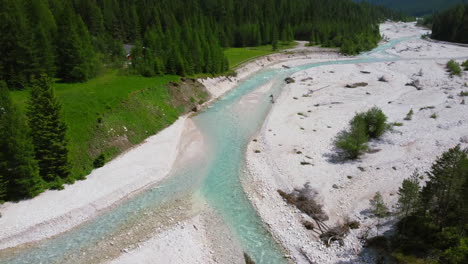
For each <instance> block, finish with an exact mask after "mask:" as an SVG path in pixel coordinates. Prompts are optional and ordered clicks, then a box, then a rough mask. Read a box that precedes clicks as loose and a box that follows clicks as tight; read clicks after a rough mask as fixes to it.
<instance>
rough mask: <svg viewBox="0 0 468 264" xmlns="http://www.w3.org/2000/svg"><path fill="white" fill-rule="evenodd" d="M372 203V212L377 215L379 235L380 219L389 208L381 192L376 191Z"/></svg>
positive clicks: (385, 214)
mask: <svg viewBox="0 0 468 264" xmlns="http://www.w3.org/2000/svg"><path fill="white" fill-rule="evenodd" d="M370 205H371V210H372V213H373V214H374V215H375V216H376V217H377V235H379V227H380V219H381V218H384V217H386V216H387V214H388V208H387V206H386V205H385V203H384V200H383V197H382V194H380V192H376V193H375V195H374V197H373V198H372V199H371V200H370Z"/></svg>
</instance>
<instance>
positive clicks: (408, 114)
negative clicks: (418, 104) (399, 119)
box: [405, 109, 414, 121]
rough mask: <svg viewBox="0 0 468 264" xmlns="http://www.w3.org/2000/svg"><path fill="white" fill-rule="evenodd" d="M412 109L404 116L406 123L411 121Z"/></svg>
mask: <svg viewBox="0 0 468 264" xmlns="http://www.w3.org/2000/svg"><path fill="white" fill-rule="evenodd" d="M413 114H414V112H413V109H411V110H410V111H409V112H408V113H407V114H406V117H405V120H406V121H410V120H411V119H413Z"/></svg>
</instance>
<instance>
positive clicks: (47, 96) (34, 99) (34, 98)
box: [27, 75, 69, 188]
mask: <svg viewBox="0 0 468 264" xmlns="http://www.w3.org/2000/svg"><path fill="white" fill-rule="evenodd" d="M60 109H61V106H60V103H59V102H58V100H57V98H56V97H55V93H54V90H53V88H52V86H51V80H50V78H48V77H47V76H45V75H42V76H41V77H40V78H39V79H37V80H35V81H33V83H32V87H31V97H30V100H29V106H28V112H27V115H28V119H29V126H30V129H31V135H32V139H33V145H34V151H35V157H36V160H37V161H38V163H39V173H40V176H41V177H42V179H44V180H45V181H46V182H48V183H49V184H50V186H51V187H52V188H61V186H62V183H63V182H64V180H66V178H67V177H68V175H69V163H68V149H67V140H66V136H65V135H66V130H67V127H66V125H65V123H64V122H63V121H62V120H61V113H60Z"/></svg>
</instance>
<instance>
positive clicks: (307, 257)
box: [297, 248, 317, 264]
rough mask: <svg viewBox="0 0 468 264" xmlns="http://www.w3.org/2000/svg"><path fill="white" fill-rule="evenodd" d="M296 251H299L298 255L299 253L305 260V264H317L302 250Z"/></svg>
mask: <svg viewBox="0 0 468 264" xmlns="http://www.w3.org/2000/svg"><path fill="white" fill-rule="evenodd" d="M297 251H299V253H301V255H302V256H303V257H304V258H305V259H306V260H307V262H308V263H309V264H317V262H315V261H313V260H312V259H311V258H310V257H309V256H308V255H307V253H306V252H305V251H304V249H302V248H298V249H297Z"/></svg>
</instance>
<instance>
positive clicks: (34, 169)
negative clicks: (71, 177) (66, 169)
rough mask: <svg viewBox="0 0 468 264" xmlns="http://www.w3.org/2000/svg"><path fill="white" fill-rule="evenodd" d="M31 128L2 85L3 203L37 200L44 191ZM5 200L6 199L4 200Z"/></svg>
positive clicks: (0, 148) (0, 176)
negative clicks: (4, 201) (29, 131)
mask: <svg viewBox="0 0 468 264" xmlns="http://www.w3.org/2000/svg"><path fill="white" fill-rule="evenodd" d="M43 187H44V184H43V181H42V179H41V178H40V177H39V169H38V165H37V162H36V161H35V160H34V152H33V145H32V142H31V138H30V136H29V134H28V129H27V126H26V124H25V122H24V120H22V119H21V116H20V114H19V113H18V110H17V109H16V108H15V106H14V105H13V104H12V102H11V98H10V96H9V91H8V89H7V87H6V84H5V82H3V81H1V82H0V200H2V199H3V198H7V199H8V200H18V199H22V198H28V197H33V196H35V195H37V194H39V193H40V192H42V191H43ZM2 196H3V198H2Z"/></svg>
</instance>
